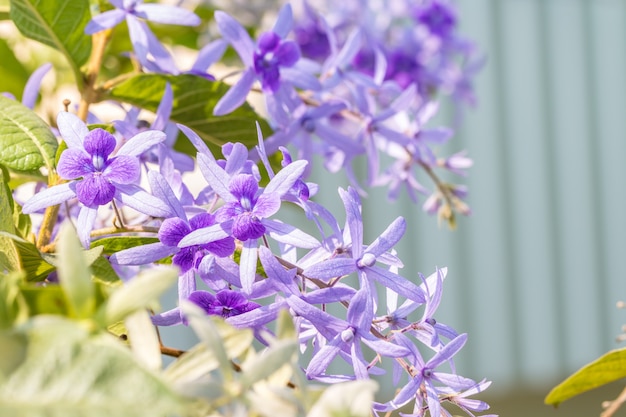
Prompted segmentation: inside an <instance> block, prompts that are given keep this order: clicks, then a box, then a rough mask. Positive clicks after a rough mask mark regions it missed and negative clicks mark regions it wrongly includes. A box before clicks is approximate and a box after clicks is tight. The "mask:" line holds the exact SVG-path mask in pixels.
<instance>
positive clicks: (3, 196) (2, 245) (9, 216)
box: [0, 165, 20, 271]
mask: <svg viewBox="0 0 626 417" xmlns="http://www.w3.org/2000/svg"><path fill="white" fill-rule="evenodd" d="M8 180H9V178H8V174H7V172H6V170H5V169H4V168H3V167H2V166H1V165H0V231H2V232H6V233H7V234H9V235H12V234H14V233H15V225H14V221H13V204H14V203H13V196H12V194H11V190H10V189H9V187H8V186H7V182H8ZM3 269H4V270H8V271H18V270H19V269H20V257H19V252H18V249H17V247H16V245H15V241H14V240H13V239H11V238H10V237H8V236H3V235H0V270H3Z"/></svg>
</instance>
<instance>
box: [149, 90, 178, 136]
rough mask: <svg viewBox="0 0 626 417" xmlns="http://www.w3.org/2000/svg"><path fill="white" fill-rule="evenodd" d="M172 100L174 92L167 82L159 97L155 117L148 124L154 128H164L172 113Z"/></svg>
mask: <svg viewBox="0 0 626 417" xmlns="http://www.w3.org/2000/svg"><path fill="white" fill-rule="evenodd" d="M173 101H174V94H173V92H172V86H171V85H170V83H169V82H167V83H165V91H164V92H163V96H162V97H161V103H159V107H158V108H157V111H156V117H155V119H154V122H153V123H152V125H151V126H150V127H151V128H152V129H154V130H161V131H163V130H165V127H166V126H167V122H168V121H169V119H170V114H171V113H172V103H173Z"/></svg>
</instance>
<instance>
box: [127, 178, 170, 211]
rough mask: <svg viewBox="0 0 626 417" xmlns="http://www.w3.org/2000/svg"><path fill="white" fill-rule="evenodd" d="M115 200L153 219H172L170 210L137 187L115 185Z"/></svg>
mask: <svg viewBox="0 0 626 417" xmlns="http://www.w3.org/2000/svg"><path fill="white" fill-rule="evenodd" d="M116 188H117V192H116V193H115V198H116V199H118V200H119V201H121V202H122V203H124V204H125V205H127V206H128V207H131V208H133V209H135V210H137V211H138V212H140V213H143V214H147V215H148V216H154V217H172V216H174V213H172V209H171V208H170V207H169V206H168V205H167V204H165V203H164V202H163V201H161V200H160V199H158V198H156V197H155V196H153V195H152V194H149V193H147V192H146V191H144V190H143V189H141V188H140V187H139V186H137V185H133V184H116Z"/></svg>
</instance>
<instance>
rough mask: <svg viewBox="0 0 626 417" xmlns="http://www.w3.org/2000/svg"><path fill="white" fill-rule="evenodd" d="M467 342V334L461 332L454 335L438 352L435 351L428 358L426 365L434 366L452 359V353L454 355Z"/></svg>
mask: <svg viewBox="0 0 626 417" xmlns="http://www.w3.org/2000/svg"><path fill="white" fill-rule="evenodd" d="M465 342H467V334H465V333H463V334H460V335H458V336H457V337H455V338H454V339H453V340H451V341H450V342H449V343H448V344H447V345H445V346H444V347H443V348H442V349H441V350H440V351H439V352H437V353H436V354H435V355H434V356H433V357H432V358H430V360H429V361H428V363H427V365H428V366H429V367H430V368H436V367H438V366H439V365H441V364H442V363H444V362H446V361H449V360H450V359H452V357H453V356H454V355H456V354H457V353H458V352H459V350H461V348H463V346H464V345H465Z"/></svg>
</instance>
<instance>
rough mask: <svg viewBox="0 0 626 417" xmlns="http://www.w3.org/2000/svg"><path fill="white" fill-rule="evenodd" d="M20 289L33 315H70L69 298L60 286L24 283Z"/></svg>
mask: <svg viewBox="0 0 626 417" xmlns="http://www.w3.org/2000/svg"><path fill="white" fill-rule="evenodd" d="M20 290H21V293H22V296H23V297H24V300H25V302H26V305H27V306H28V312H29V314H30V315H31V316H36V315H41V314H53V315H58V316H68V315H69V306H68V305H67V299H66V297H65V294H64V293H63V289H62V288H61V287H60V286H58V285H47V286H45V287H43V286H34V285H33V284H24V285H22V286H21V289H20Z"/></svg>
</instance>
